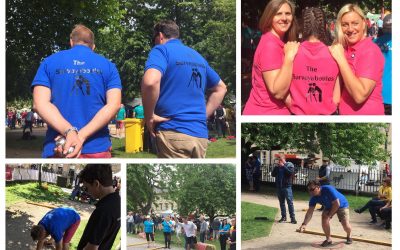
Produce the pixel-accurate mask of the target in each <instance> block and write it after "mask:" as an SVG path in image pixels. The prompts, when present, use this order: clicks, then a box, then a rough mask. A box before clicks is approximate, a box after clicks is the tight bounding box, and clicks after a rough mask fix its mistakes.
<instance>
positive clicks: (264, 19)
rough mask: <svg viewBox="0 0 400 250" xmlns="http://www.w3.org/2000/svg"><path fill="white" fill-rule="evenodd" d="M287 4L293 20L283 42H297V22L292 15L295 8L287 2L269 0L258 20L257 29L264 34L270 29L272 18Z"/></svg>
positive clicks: (285, 0)
mask: <svg viewBox="0 0 400 250" xmlns="http://www.w3.org/2000/svg"><path fill="white" fill-rule="evenodd" d="M285 3H286V4H288V5H289V7H290V9H291V11H292V15H293V20H292V23H291V25H290V28H289V30H288V31H287V32H286V33H285V37H284V39H283V40H284V42H287V41H297V21H296V17H295V15H294V11H295V7H294V4H293V3H292V2H291V1H289V0H271V1H270V2H269V3H268V4H267V6H266V7H265V9H264V12H263V14H262V16H261V18H260V22H259V25H258V26H259V29H260V30H261V32H262V33H266V32H268V31H270V30H271V29H272V21H273V19H274V16H275V15H276V13H277V12H278V11H279V9H280V8H281V7H282V5H284V4H285Z"/></svg>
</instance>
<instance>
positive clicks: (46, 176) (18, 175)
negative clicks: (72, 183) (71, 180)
mask: <svg viewBox="0 0 400 250" xmlns="http://www.w3.org/2000/svg"><path fill="white" fill-rule="evenodd" d="M38 179H39V170H36V169H26V168H14V169H13V171H12V178H11V180H13V181H29V180H31V181H37V180H38ZM42 181H43V182H49V183H57V174H56V173H51V172H45V171H42Z"/></svg>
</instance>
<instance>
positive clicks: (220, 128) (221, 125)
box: [215, 118, 226, 137]
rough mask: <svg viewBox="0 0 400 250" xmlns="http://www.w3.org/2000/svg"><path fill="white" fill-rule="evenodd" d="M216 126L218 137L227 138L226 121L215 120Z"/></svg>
mask: <svg viewBox="0 0 400 250" xmlns="http://www.w3.org/2000/svg"><path fill="white" fill-rule="evenodd" d="M215 125H216V126H217V133H218V137H221V136H222V137H225V131H226V124H225V119H218V118H216V119H215Z"/></svg>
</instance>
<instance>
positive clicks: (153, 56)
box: [144, 46, 168, 75]
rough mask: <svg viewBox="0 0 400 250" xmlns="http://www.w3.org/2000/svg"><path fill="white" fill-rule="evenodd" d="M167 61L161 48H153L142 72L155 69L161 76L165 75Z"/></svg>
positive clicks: (163, 49)
mask: <svg viewBox="0 0 400 250" xmlns="http://www.w3.org/2000/svg"><path fill="white" fill-rule="evenodd" d="M167 66H168V61H167V55H166V51H165V48H164V47H163V46H156V47H154V48H153V49H152V50H151V51H150V54H149V58H147V61H146V65H145V67H144V71H145V72H146V70H148V69H156V70H158V71H160V72H161V74H162V75H164V74H165V71H166V70H167Z"/></svg>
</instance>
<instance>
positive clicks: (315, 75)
mask: <svg viewBox="0 0 400 250" xmlns="http://www.w3.org/2000/svg"><path fill="white" fill-rule="evenodd" d="M325 27H326V21H325V15H324V12H323V11H322V10H321V9H319V8H314V7H311V8H306V9H304V10H303V29H302V30H303V32H302V37H303V39H304V41H303V42H302V43H301V45H300V48H299V50H298V52H297V55H296V57H295V59H294V63H293V76H292V82H291V84H290V95H289V98H290V101H287V102H286V103H287V104H289V105H290V106H289V109H290V111H291V112H292V113H293V114H295V115H332V114H336V113H337V112H336V111H337V105H338V103H339V100H340V84H339V77H338V75H339V68H338V66H337V64H336V62H335V60H334V59H333V57H332V56H331V54H330V53H329V49H328V46H327V44H328V43H329V39H328V36H327V32H326V29H325Z"/></svg>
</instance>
